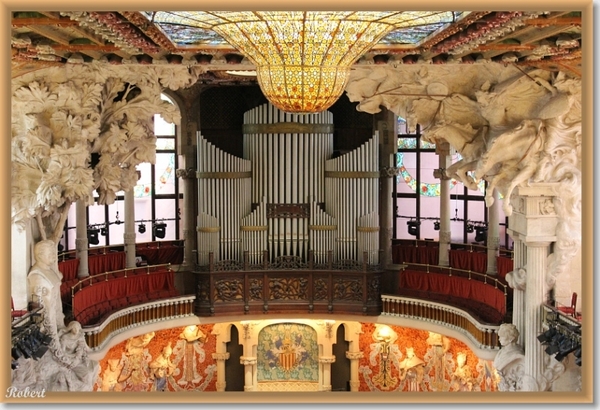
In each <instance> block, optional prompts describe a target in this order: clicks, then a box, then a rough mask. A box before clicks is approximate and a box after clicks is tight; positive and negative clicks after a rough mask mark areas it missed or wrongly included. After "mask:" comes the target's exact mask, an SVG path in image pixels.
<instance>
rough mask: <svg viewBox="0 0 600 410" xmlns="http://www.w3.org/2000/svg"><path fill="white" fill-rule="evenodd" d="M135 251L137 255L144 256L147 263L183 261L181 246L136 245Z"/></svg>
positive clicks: (177, 262) (177, 263) (176, 262)
mask: <svg viewBox="0 0 600 410" xmlns="http://www.w3.org/2000/svg"><path fill="white" fill-rule="evenodd" d="M135 253H136V255H137V256H144V257H145V258H146V261H147V262H148V265H163V264H166V263H170V264H172V265H179V264H180V263H181V262H183V247H181V246H173V245H161V246H160V247H138V248H137V249H136V250H135Z"/></svg>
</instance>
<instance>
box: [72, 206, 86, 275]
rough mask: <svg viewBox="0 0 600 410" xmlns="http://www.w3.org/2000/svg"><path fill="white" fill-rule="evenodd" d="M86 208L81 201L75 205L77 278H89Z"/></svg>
mask: <svg viewBox="0 0 600 410" xmlns="http://www.w3.org/2000/svg"><path fill="white" fill-rule="evenodd" d="M86 209H87V206H86V204H85V202H84V201H83V199H80V200H78V201H77V202H76V203H75V220H76V221H77V227H76V228H75V235H76V238H75V249H76V250H77V259H79V267H78V268H77V277H78V278H86V277H88V276H90V270H89V267H88V247H89V244H88V238H87V217H86Z"/></svg>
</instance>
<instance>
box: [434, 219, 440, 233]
mask: <svg viewBox="0 0 600 410" xmlns="http://www.w3.org/2000/svg"><path fill="white" fill-rule="evenodd" d="M433 230H434V231H439V230H440V221H434V222H433Z"/></svg>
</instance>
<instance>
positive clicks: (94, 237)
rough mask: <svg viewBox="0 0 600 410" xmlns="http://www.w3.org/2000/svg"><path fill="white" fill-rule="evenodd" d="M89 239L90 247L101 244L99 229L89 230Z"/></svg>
mask: <svg viewBox="0 0 600 410" xmlns="http://www.w3.org/2000/svg"><path fill="white" fill-rule="evenodd" d="M87 237H88V242H89V243H90V245H98V244H99V243H100V239H98V228H88V230H87Z"/></svg>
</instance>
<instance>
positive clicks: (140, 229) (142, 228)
mask: <svg viewBox="0 0 600 410" xmlns="http://www.w3.org/2000/svg"><path fill="white" fill-rule="evenodd" d="M138 232H139V233H144V232H146V224H144V223H141V224H139V225H138Z"/></svg>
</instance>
